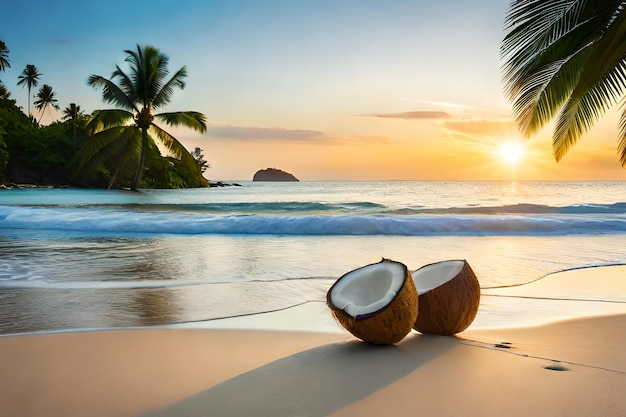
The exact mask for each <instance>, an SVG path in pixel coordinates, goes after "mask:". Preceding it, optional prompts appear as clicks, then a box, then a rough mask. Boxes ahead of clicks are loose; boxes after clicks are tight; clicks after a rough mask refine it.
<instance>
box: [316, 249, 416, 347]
mask: <svg viewBox="0 0 626 417" xmlns="http://www.w3.org/2000/svg"><path fill="white" fill-rule="evenodd" d="M326 302H327V304H328V307H329V308H330V310H331V311H332V313H333V315H334V316H335V318H336V319H337V321H339V323H340V324H341V325H342V326H343V327H344V328H345V329H346V330H348V331H349V332H350V333H352V334H353V335H354V336H356V337H358V338H359V339H361V340H363V341H365V342H369V343H375V344H395V343H398V342H399V341H400V340H402V339H403V338H404V337H405V336H406V335H407V334H408V333H409V332H410V331H411V328H412V327H413V324H414V323H415V319H416V317H417V293H416V292H415V284H414V282H413V279H412V278H411V273H410V272H409V270H408V268H407V267H406V265H404V264H403V263H400V262H396V261H391V260H389V259H383V260H382V261H380V262H378V263H375V264H370V265H366V266H364V267H361V268H358V269H355V270H354V271H351V272H348V273H347V274H344V275H343V276H341V277H340V278H339V279H338V280H337V281H336V282H335V283H334V284H333V285H332V287H331V288H330V289H329V290H328V293H327V294H326Z"/></svg>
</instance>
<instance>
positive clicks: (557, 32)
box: [501, 0, 613, 136]
mask: <svg viewBox="0 0 626 417" xmlns="http://www.w3.org/2000/svg"><path fill="white" fill-rule="evenodd" d="M604 1H605V0H600V1H599V2H596V3H591V4H590V3H588V2H586V1H580V0H577V1H572V0H567V1H564V0H561V1H548V2H544V1H517V2H514V5H513V6H512V7H513V8H514V9H513V11H514V12H516V13H517V14H516V13H512V16H515V17H516V18H519V15H522V16H523V18H522V19H523V23H522V24H520V25H519V27H517V28H516V29H515V30H513V31H512V32H511V33H509V34H508V35H507V36H506V37H505V39H504V41H503V43H502V48H501V54H502V56H503V57H504V58H506V59H507V61H506V62H505V64H504V66H503V70H504V75H503V82H504V84H505V92H506V93H507V96H508V97H509V99H510V100H511V101H512V102H513V115H514V117H515V119H516V120H517V122H518V125H519V127H520V130H521V131H522V132H523V133H524V134H525V135H527V136H530V135H532V134H534V133H536V131H537V130H539V129H540V128H541V127H543V126H544V125H545V124H546V123H547V122H548V121H549V120H551V119H552V118H553V117H554V116H555V115H556V114H557V112H558V109H559V108H560V107H561V106H562V105H563V104H564V103H565V101H566V100H567V98H568V96H569V94H570V93H571V91H572V90H573V88H574V86H575V85H576V84H577V83H578V81H579V79H580V77H581V70H580V69H581V68H583V67H584V66H585V65H586V64H587V62H588V60H589V55H590V54H591V51H590V49H592V48H593V45H594V43H595V42H596V41H597V39H598V38H599V37H600V36H601V35H602V30H604V29H605V28H606V22H607V21H610V20H611V18H612V16H613V14H612V13H613V12H611V11H610V10H608V9H607V7H606V6H605V5H602V4H601V3H603V2H604ZM515 6H517V8H515ZM522 6H524V7H522ZM598 6H604V7H598ZM577 19H578V20H577ZM598 27H600V28H601V29H602V30H600V29H598Z"/></svg>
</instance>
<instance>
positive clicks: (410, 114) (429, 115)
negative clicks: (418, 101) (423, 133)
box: [366, 110, 452, 120]
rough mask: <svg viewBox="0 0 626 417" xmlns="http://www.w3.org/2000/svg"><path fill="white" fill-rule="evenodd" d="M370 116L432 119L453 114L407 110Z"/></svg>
mask: <svg viewBox="0 0 626 417" xmlns="http://www.w3.org/2000/svg"><path fill="white" fill-rule="evenodd" d="M366 116H368V117H381V118H384V119H406V120H432V119H449V118H451V117H452V116H451V115H450V114H448V113H446V112H444V111H431V110H430V111H429V110H419V111H407V112H403V113H377V114H368V115H366Z"/></svg>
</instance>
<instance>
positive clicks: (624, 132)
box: [617, 100, 626, 168]
mask: <svg viewBox="0 0 626 417" xmlns="http://www.w3.org/2000/svg"><path fill="white" fill-rule="evenodd" d="M621 112H622V114H621V116H620V119H619V142H618V143H617V154H618V155H619V162H620V163H621V164H622V168H626V100H624V101H622V108H621Z"/></svg>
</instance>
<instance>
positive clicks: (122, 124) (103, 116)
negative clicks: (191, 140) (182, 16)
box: [0, 41, 208, 189]
mask: <svg viewBox="0 0 626 417" xmlns="http://www.w3.org/2000/svg"><path fill="white" fill-rule="evenodd" d="M8 52H9V50H8V48H7V46H6V44H5V43H4V42H2V41H0V72H2V71H4V69H5V68H10V61H9V56H8ZM127 52H128V51H127ZM133 54H134V55H133ZM127 61H128V62H129V64H130V72H128V73H124V72H123V71H122V70H121V69H120V68H119V67H116V71H115V72H114V74H113V76H112V77H111V80H107V79H105V78H104V77H99V76H95V75H94V76H91V77H89V80H88V83H89V84H90V85H92V86H94V87H96V88H102V89H103V98H104V99H105V101H107V102H109V103H114V104H116V105H117V106H118V107H120V109H112V110H97V111H94V112H92V113H91V114H86V113H85V112H84V111H83V110H82V109H81V107H80V105H77V104H76V103H70V104H69V105H68V106H67V107H66V108H64V109H63V110H62V118H61V120H57V121H53V122H52V123H50V124H48V125H47V126H43V125H40V122H41V120H42V117H43V114H44V113H45V112H46V111H47V110H48V109H53V108H54V109H60V106H59V104H58V103H59V100H58V98H57V93H56V91H54V90H53V88H52V87H51V86H50V85H49V84H44V85H43V86H42V87H41V88H40V89H39V91H38V93H37V94H36V95H35V101H34V103H33V104H34V107H35V109H37V110H38V111H39V118H38V119H35V118H34V117H33V116H32V114H31V111H30V97H31V95H30V90H31V89H32V88H34V87H36V86H37V84H38V82H39V81H40V77H41V76H42V74H41V73H40V72H39V70H38V69H37V67H36V66H34V65H28V66H27V67H26V68H25V69H24V71H23V72H22V74H21V75H20V76H19V77H18V79H19V82H18V85H21V86H22V87H27V88H28V89H29V110H28V115H27V114H25V113H24V112H23V111H22V108H21V107H18V106H17V103H16V100H13V99H12V98H11V94H10V92H9V90H8V88H7V87H6V85H5V84H3V83H2V82H1V81H0V184H11V183H18V184H19V183H29V184H40V185H41V184H45V185H78V186H87V187H118V188H126V187H128V188H133V189H137V188H189V187H204V186H208V182H207V180H206V179H205V178H204V177H203V176H202V173H203V172H204V171H205V170H206V168H207V166H208V164H207V162H206V161H205V160H204V159H203V157H204V156H203V155H202V150H201V149H200V148H196V149H195V150H194V151H193V152H192V153H189V152H188V151H186V150H185V148H184V147H183V146H182V144H180V142H179V141H178V140H176V139H175V138H174V137H173V136H172V135H171V134H169V133H168V132H166V131H165V130H163V129H162V128H161V127H159V126H158V125H156V124H155V123H153V122H152V120H153V119H158V120H160V121H162V122H163V123H165V124H166V125H169V126H188V127H191V128H193V129H195V130H197V131H199V132H204V131H205V130H206V122H205V117H204V116H203V115H202V114H200V113H197V112H173V113H162V112H161V113H155V114H153V111H154V110H155V109H158V110H162V108H163V107H165V105H166V104H168V103H169V102H170V99H171V96H172V93H173V91H174V89H176V88H183V87H184V82H183V79H184V77H185V76H186V69H185V67H183V68H181V69H180V70H179V71H177V72H176V73H175V74H174V75H173V76H172V77H171V78H168V70H167V63H168V59H167V57H165V56H164V55H163V54H161V53H160V52H159V51H158V50H157V49H156V48H153V47H145V48H141V47H139V46H138V47H137V51H132V54H129V59H128V60H127ZM142 76H145V77H144V78H142ZM114 81H117V82H118V84H119V85H118V84H115V83H114ZM134 81H137V83H136V84H133V82H134ZM122 96H124V97H122ZM148 121H149V122H148ZM153 136H154V137H156V138H157V139H158V140H159V141H160V142H161V143H162V144H163V145H164V146H165V147H166V148H167V149H168V150H170V155H168V156H163V155H162V154H161V151H160V149H159V147H158V146H157V144H156V142H155V141H154V139H153ZM103 144H104V146H103Z"/></svg>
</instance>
